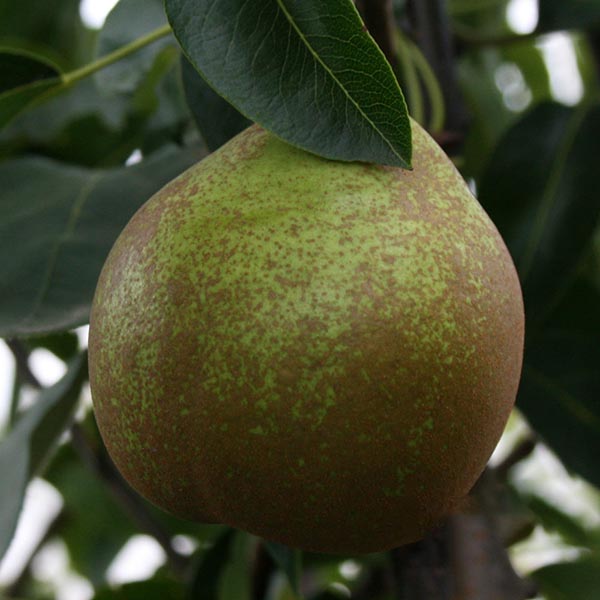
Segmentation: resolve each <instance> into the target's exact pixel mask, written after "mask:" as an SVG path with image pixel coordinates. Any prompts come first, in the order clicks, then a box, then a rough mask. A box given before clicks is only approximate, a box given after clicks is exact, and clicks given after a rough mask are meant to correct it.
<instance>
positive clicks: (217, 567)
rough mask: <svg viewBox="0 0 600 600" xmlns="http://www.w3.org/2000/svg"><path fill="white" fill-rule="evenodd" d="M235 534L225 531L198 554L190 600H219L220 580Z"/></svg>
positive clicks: (230, 530)
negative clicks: (197, 599)
mask: <svg viewBox="0 0 600 600" xmlns="http://www.w3.org/2000/svg"><path fill="white" fill-rule="evenodd" d="M235 536H236V532H235V531H234V530H233V529H227V530H226V531H225V532H224V533H223V534H222V535H221V536H219V537H218V538H217V539H216V541H215V542H214V543H213V545H212V546H210V547H209V548H208V549H207V550H204V551H202V552H201V553H200V555H199V558H198V563H197V567H196V570H195V572H194V578H193V581H192V585H191V588H190V594H189V598H190V600H192V599H195V598H202V599H203V600H219V598H220V597H219V586H220V578H221V575H222V572H223V570H224V569H225V567H226V565H227V564H228V563H229V560H230V557H231V552H232V545H233V542H234V540H235Z"/></svg>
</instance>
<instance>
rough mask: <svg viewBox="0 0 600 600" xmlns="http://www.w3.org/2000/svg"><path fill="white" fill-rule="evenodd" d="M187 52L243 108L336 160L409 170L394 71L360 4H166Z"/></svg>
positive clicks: (240, 0) (288, 0)
mask: <svg viewBox="0 0 600 600" xmlns="http://www.w3.org/2000/svg"><path fill="white" fill-rule="evenodd" d="M165 7H166V10H167V16H168V18H169V21H170V23H171V26H172V28H173V31H174V33H175V36H176V37H177V39H178V40H179V43H180V44H181V46H182V48H183V50H184V52H185V54H186V55H187V57H188V59H189V60H190V62H191V63H192V64H193V65H194V66H195V67H196V69H197V70H198V71H199V72H200V73H201V74H202V75H203V77H204V78H205V79H206V81H208V83H209V84H210V85H211V86H212V87H213V88H214V89H215V90H216V91H217V92H218V93H219V94H220V95H222V96H224V97H225V98H226V99H227V100H228V101H229V102H230V103H231V104H233V105H234V106H235V107H236V108H237V109H238V110H239V111H240V112H241V113H243V114H244V115H246V116H247V117H248V118H250V119H252V120H253V121H256V122H258V123H260V124H261V125H262V126H264V127H265V128H266V129H268V130H270V131H272V132H273V133H275V134H276V135H278V136H279V137H281V138H282V139H284V140H286V141H287V142H290V143H291V144H294V145H296V146H299V147H300V148H304V149H305V150H308V151H310V152H314V153H316V154H319V155H321V156H325V157H327V158H333V159H339V160H362V161H367V162H376V163H383V164H390V165H398V166H407V165H409V164H410V160H411V137H410V124H409V120H408V114H407V111H406V105H405V103H404V98H403V96H402V93H401V91H400V88H399V87H398V83H397V81H396V78H395V76H394V74H393V72H392V69H391V67H390V66H389V64H388V63H387V61H386V60H385V58H384V56H383V54H382V53H381V51H380V50H379V48H378V47H377V45H376V44H375V43H374V42H373V40H372V38H371V37H370V36H369V35H368V33H367V32H366V31H365V29H364V26H363V24H362V22H361V20H360V17H359V16H358V13H357V11H356V9H355V8H354V5H353V4H352V2H351V1H350V0H318V1H317V0H306V1H304V2H297V1H295V0H265V1H264V2H261V3H260V5H259V7H257V5H256V4H255V3H252V2H246V1H245V0H218V1H217V0H166V2H165Z"/></svg>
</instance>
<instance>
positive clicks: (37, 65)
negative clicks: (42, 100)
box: [0, 48, 62, 128]
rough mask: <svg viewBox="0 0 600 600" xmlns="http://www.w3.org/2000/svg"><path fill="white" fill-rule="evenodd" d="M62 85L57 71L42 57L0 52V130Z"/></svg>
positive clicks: (8, 51) (16, 51)
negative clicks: (32, 104)
mask: <svg viewBox="0 0 600 600" xmlns="http://www.w3.org/2000/svg"><path fill="white" fill-rule="evenodd" d="M61 83H62V80H61V73H60V71H59V70H58V68H57V67H56V66H55V65H53V64H52V63H51V62H49V61H48V60H46V59H44V58H43V57H40V56H36V55H34V54H31V53H26V52H23V51H21V50H15V49H6V48H5V49H2V50H0V128H2V127H4V126H5V125H6V124H7V123H8V122H9V121H10V120H11V119H13V118H14V117H15V116H16V115H17V114H19V113H20V112H21V111H22V110H24V109H25V108H26V107H27V106H28V105H29V104H31V103H32V102H33V101H34V100H35V99H36V98H39V97H40V96H41V95H42V94H44V93H46V92H47V91H48V90H50V89H51V88H54V87H57V86H60V85H61Z"/></svg>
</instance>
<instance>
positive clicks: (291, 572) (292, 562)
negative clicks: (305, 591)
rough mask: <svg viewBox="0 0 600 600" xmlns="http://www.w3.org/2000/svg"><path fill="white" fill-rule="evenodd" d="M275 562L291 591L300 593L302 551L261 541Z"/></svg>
mask: <svg viewBox="0 0 600 600" xmlns="http://www.w3.org/2000/svg"><path fill="white" fill-rule="evenodd" d="M263 543H264V545H265V548H266V549H267V551H268V552H269V554H270V555H271V557H272V558H273V560H274V561H275V564H276V565H277V566H278V567H279V568H280V569H281V570H282V571H283V572H284V573H285V575H286V577H287V578H288V581H289V583H290V587H291V588H292V591H293V592H294V593H295V594H297V595H299V594H300V576H301V574H302V552H301V551H300V550H296V549H295V548H288V547H287V546H284V545H283V544H277V543H275V542H268V541H266V540H265V541H264V542H263Z"/></svg>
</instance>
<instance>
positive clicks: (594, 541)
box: [525, 496, 600, 552]
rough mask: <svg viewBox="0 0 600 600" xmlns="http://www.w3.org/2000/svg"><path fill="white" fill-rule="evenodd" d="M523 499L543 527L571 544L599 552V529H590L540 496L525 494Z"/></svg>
mask: <svg viewBox="0 0 600 600" xmlns="http://www.w3.org/2000/svg"><path fill="white" fill-rule="evenodd" d="M525 501H526V503H527V506H528V507H529V508H530V510H531V511H533V513H534V514H535V516H536V517H537V519H538V520H539V522H540V523H541V525H542V526H543V527H544V529H546V530H547V531H550V532H557V533H558V534H559V535H560V536H561V537H562V538H563V540H564V541H565V542H566V543H567V544H569V545H571V546H580V547H583V548H589V549H594V550H596V551H598V552H600V531H599V530H598V529H595V530H591V529H590V528H588V527H585V526H584V525H582V524H581V523H580V522H579V521H577V520H576V519H575V518H574V517H572V516H571V515H569V514H567V513H566V512H564V511H562V510H560V509H559V508H558V507H557V506H555V505H554V504H550V503H549V502H547V501H546V500H545V499H544V498H541V497H540V496H526V497H525Z"/></svg>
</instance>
